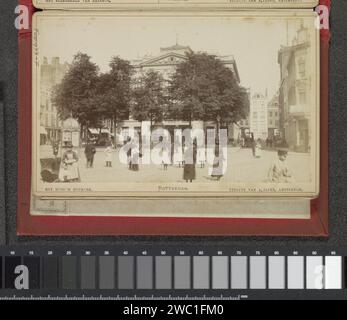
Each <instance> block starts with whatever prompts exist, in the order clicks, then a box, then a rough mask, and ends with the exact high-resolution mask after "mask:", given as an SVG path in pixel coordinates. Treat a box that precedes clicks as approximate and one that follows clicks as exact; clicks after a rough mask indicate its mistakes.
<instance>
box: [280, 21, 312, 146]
mask: <svg viewBox="0 0 347 320" xmlns="http://www.w3.org/2000/svg"><path fill="white" fill-rule="evenodd" d="M310 32H312V31H311V30H310V29H309V28H306V27H304V26H301V27H300V29H299V30H298V31H297V34H296V37H295V38H294V39H293V42H292V45H290V46H284V47H282V48H281V49H280V50H279V53H278V63H279V65H280V70H281V87H280V94H279V107H280V114H281V117H280V126H281V127H282V128H283V132H282V134H283V136H284V138H285V140H286V142H287V144H288V145H289V147H290V148H291V149H292V150H295V151H300V152H307V151H309V148H310V145H309V141H310V136H311V132H310V104H311V98H310V97H311V83H312V80H313V79H311V75H310V70H311V67H312V66H311V59H310V57H311V46H310V38H311V39H312V36H311V35H310Z"/></svg>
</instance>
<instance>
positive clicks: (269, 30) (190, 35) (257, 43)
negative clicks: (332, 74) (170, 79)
mask: <svg viewBox="0 0 347 320" xmlns="http://www.w3.org/2000/svg"><path fill="white" fill-rule="evenodd" d="M40 21H41V22H40V23H39V24H38V30H39V45H38V49H39V56H40V60H41V61H42V59H43V58H42V57H47V58H48V59H49V60H50V59H51V58H52V57H56V56H57V57H60V59H61V61H62V62H65V61H66V62H68V63H70V62H71V61H72V57H73V55H74V54H76V53H77V52H78V51H81V52H84V53H87V54H88V55H90V56H91V58H92V61H93V62H94V63H96V64H97V65H98V66H99V67H100V70H101V71H103V72H104V71H107V70H108V63H109V61H110V59H111V57H112V56H120V57H121V58H123V59H128V60H133V59H137V58H139V57H142V56H144V55H147V54H150V55H156V54H159V51H160V47H168V46H172V45H174V44H175V43H176V41H178V43H179V44H180V45H188V46H190V48H191V49H192V50H193V51H204V52H210V53H214V54H220V55H233V56H234V58H235V60H236V64H237V67H238V71H239V74H240V79H241V84H242V85H243V86H244V87H247V88H250V89H251V92H252V93H255V92H263V93H264V92H265V90H268V93H269V98H271V97H272V95H274V94H275V93H276V91H277V89H278V86H279V81H280V70H279V65H278V62H277V56H278V50H279V49H280V47H281V45H287V43H288V42H289V43H291V41H292V39H293V38H294V36H295V34H296V31H297V30H298V29H299V27H300V24H301V23H302V22H303V23H304V24H305V25H308V24H309V23H311V20H310V21H308V20H306V21H303V20H302V19H299V18H290V19H284V18H269V17H266V18H259V17H257V18H250V17H249V18H240V17H198V16H195V17H165V18H162V17H119V16H118V17H115V16H108V17H106V16H103V17H97V16H94V17H87V16H84V17H59V18H57V17H44V18H43V19H42V20H40Z"/></svg>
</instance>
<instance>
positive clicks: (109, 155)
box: [105, 146, 112, 168]
mask: <svg viewBox="0 0 347 320" xmlns="http://www.w3.org/2000/svg"><path fill="white" fill-rule="evenodd" d="M105 160H106V167H108V168H111V167H112V148H111V146H108V147H107V148H106V149H105Z"/></svg>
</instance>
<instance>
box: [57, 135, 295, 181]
mask: <svg viewBox="0 0 347 320" xmlns="http://www.w3.org/2000/svg"><path fill="white" fill-rule="evenodd" d="M161 138H162V137H161ZM160 141H161V142H162V143H163V139H161V140H160ZM127 143H130V144H131V139H130V138H128V140H127ZM162 146H163V147H162V149H161V151H160V155H161V159H162V165H163V170H164V171H167V170H168V166H169V165H170V164H171V154H170V151H169V150H170V149H169V147H170V146H168V145H165V144H164V143H163V144H162ZM63 148H64V149H65V151H64V152H63V154H62V158H61V166H60V171H59V181H63V182H79V181H80V173H79V166H78V162H79V156H78V153H77V152H76V151H74V150H73V146H72V143H71V142H68V143H66V144H65V145H64V146H63ZM261 148H262V146H261V141H260V139H258V140H257V141H256V142H255V143H254V146H252V154H253V156H254V157H255V158H259V157H260V156H261ZM199 151H200V150H198V148H197V143H196V140H194V141H193V143H190V144H188V145H187V147H185V148H184V150H183V153H182V158H181V160H182V161H180V164H179V167H180V166H181V164H182V166H183V180H184V181H186V182H187V183H188V182H193V180H195V179H196V165H197V158H198V152H199ZM112 153H113V144H112V143H111V142H108V143H107V144H106V148H105V150H104V154H105V166H106V167H110V168H111V167H112V162H113V160H112ZM84 154H85V157H86V167H87V168H93V166H94V156H95V154H96V148H95V146H94V145H93V144H92V143H87V144H86V146H85V149H84ZM287 157H288V150H287V148H278V151H277V158H276V159H275V161H274V162H273V163H272V164H271V166H270V168H269V170H268V175H267V176H268V181H269V182H276V183H288V182H291V181H292V174H291V172H290V170H289V168H288V165H287ZM140 158H141V154H140V152H139V146H138V144H133V145H131V148H129V149H128V151H127V160H128V169H129V170H131V171H139V169H140V168H139V163H140ZM225 165H226V158H225V156H224V154H223V150H222V149H220V148H219V147H218V145H217V147H216V149H215V155H214V161H213V166H212V167H211V168H210V170H209V176H210V177H211V179H213V180H216V181H219V180H220V179H221V178H222V177H223V175H224V173H225Z"/></svg>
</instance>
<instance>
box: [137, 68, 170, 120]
mask: <svg viewBox="0 0 347 320" xmlns="http://www.w3.org/2000/svg"><path fill="white" fill-rule="evenodd" d="M132 96H133V102H132V107H131V114H132V117H133V118H134V119H135V120H137V121H150V122H151V126H152V125H153V123H155V122H160V121H162V120H163V117H164V114H165V111H166V103H167V98H166V96H165V94H164V78H163V77H162V76H161V74H159V73H158V72H156V71H153V70H150V71H148V72H147V73H146V74H144V75H141V76H140V77H139V78H138V79H136V80H135V84H134V88H133V92H132Z"/></svg>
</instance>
